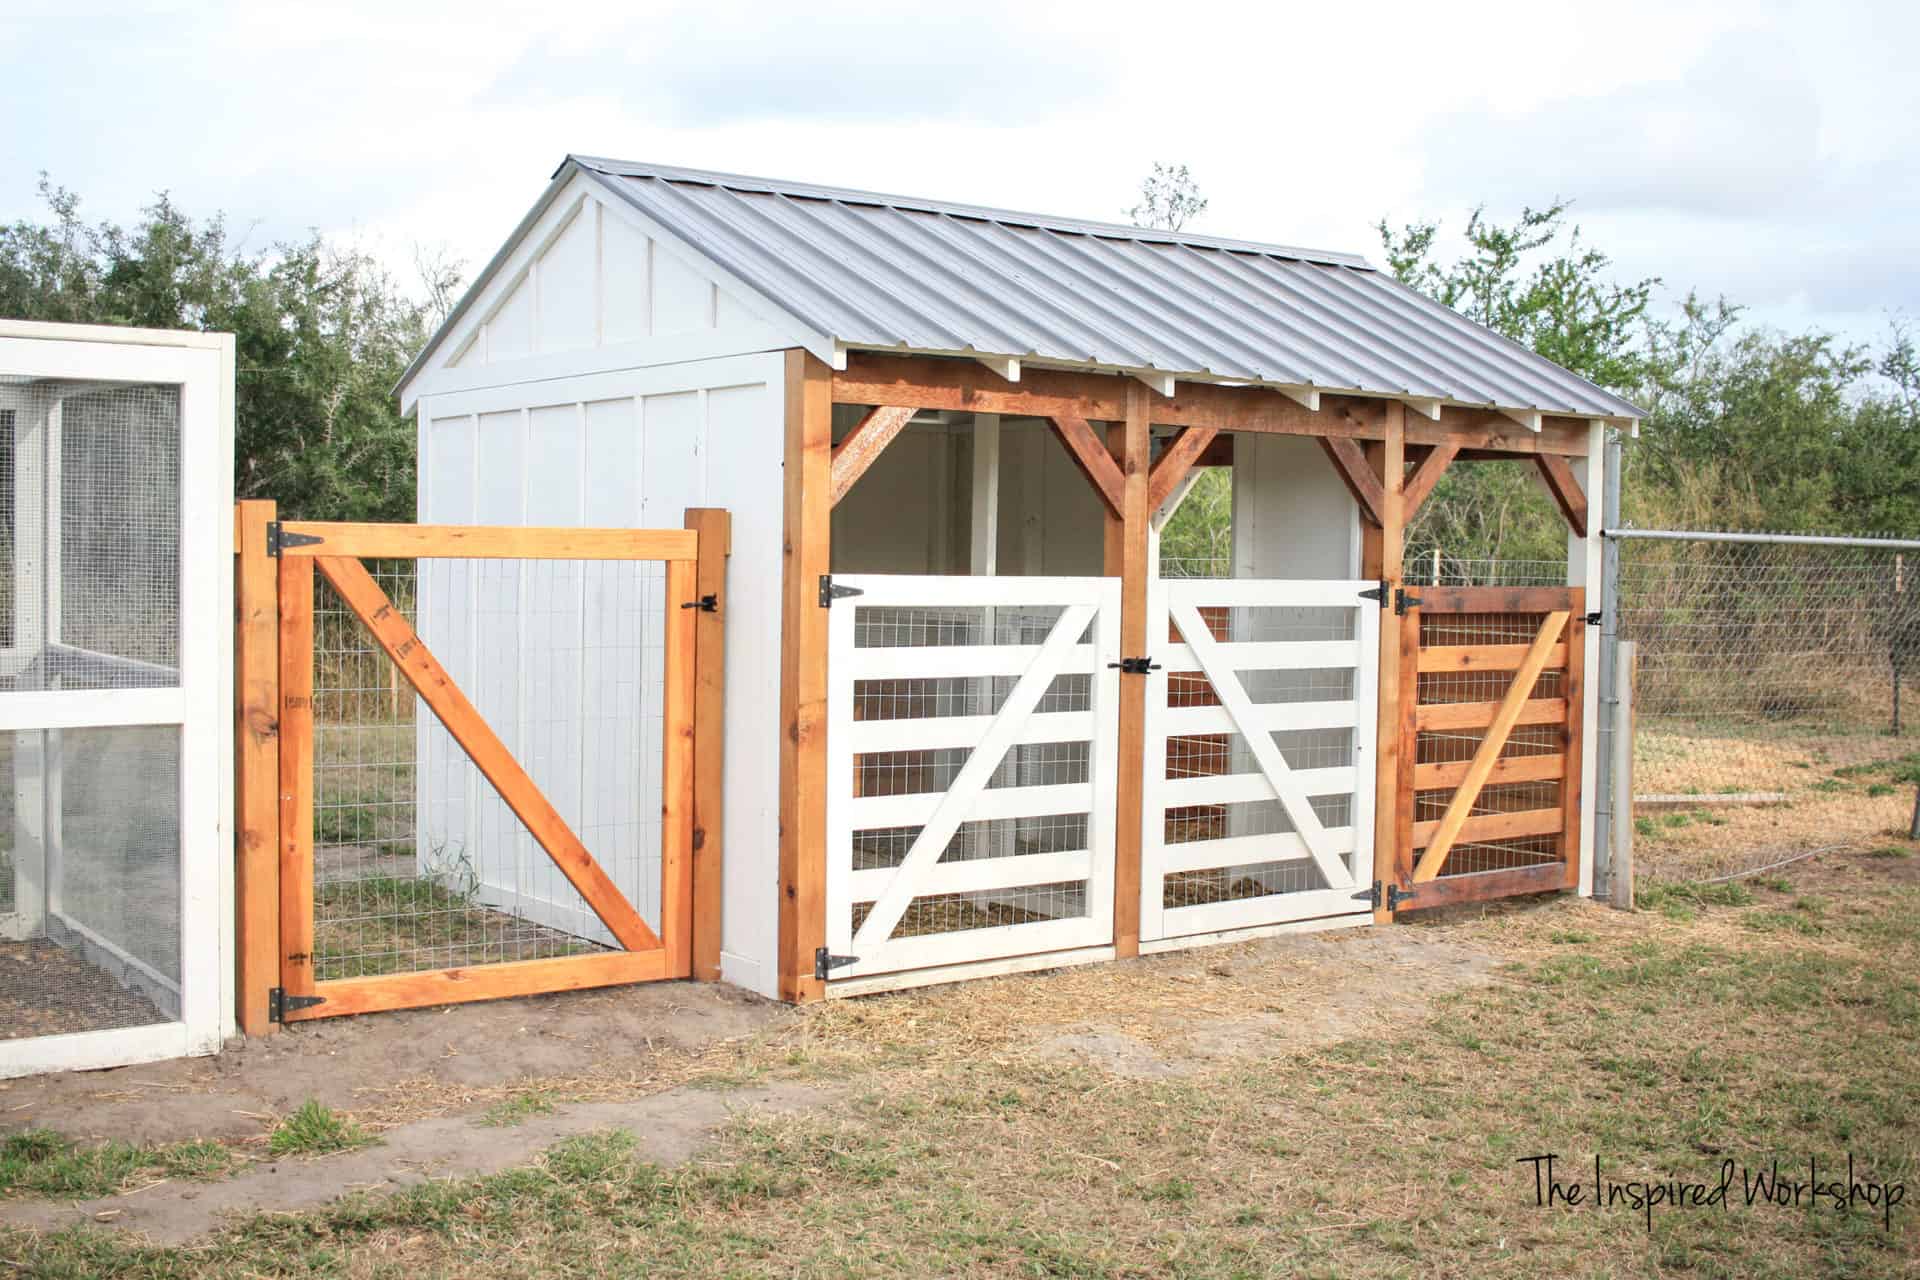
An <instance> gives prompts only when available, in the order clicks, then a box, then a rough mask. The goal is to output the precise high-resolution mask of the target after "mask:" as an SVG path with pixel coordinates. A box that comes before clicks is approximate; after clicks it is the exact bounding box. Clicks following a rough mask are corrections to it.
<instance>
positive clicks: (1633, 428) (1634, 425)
mask: <svg viewBox="0 0 1920 1280" xmlns="http://www.w3.org/2000/svg"><path fill="white" fill-rule="evenodd" d="M1626 422H1627V434H1628V435H1630V436H1632V437H1633V438H1634V439H1635V440H1638V439H1639V438H1640V419H1638V418H1628V419H1627V420H1626ZM1592 425H1594V426H1596V427H1604V426H1606V425H1607V420H1606V419H1605V418H1595V419H1594V420H1593V424H1592Z"/></svg>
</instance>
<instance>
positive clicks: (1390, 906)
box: [1353, 880, 1413, 911]
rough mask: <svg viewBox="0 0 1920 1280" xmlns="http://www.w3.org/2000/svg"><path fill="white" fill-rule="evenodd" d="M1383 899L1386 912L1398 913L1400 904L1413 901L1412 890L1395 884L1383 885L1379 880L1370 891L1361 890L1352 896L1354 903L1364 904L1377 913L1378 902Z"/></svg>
mask: <svg viewBox="0 0 1920 1280" xmlns="http://www.w3.org/2000/svg"><path fill="white" fill-rule="evenodd" d="M1383 897H1384V898H1385V899H1386V902H1387V910H1389V911H1398V910H1399V909H1400V904H1401V903H1403V902H1412V901H1413V890H1411V889H1402V888H1401V887H1400V886H1399V885H1397V884H1384V883H1382V882H1381V881H1379V880H1375V881H1374V882H1373V887H1372V888H1371V889H1362V890H1361V891H1360V892H1359V893H1356V894H1354V895H1353V900H1354V901H1355V902H1364V903H1366V904H1367V905H1368V906H1371V907H1372V908H1373V909H1374V910H1376V911H1378V910H1379V909H1380V900H1381V898H1383Z"/></svg>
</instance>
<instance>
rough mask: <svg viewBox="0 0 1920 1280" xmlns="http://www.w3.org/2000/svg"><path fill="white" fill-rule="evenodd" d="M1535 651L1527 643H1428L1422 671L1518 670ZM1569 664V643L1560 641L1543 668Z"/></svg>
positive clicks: (1420, 666)
mask: <svg viewBox="0 0 1920 1280" xmlns="http://www.w3.org/2000/svg"><path fill="white" fill-rule="evenodd" d="M1531 651H1532V646H1531V645H1524V644H1450V645H1437V646H1426V647H1422V648H1421V650H1420V665H1419V669H1420V670H1421V671H1517V670H1519V669H1520V664H1521V663H1523V662H1525V661H1526V660H1527V654H1528V653H1529V652H1531ZM1566 665H1567V646H1566V645H1564V644H1556V645H1554V646H1553V647H1552V648H1550V649H1548V650H1547V656H1546V660H1545V665H1544V666H1543V667H1542V670H1547V671H1551V670H1554V669H1556V668H1560V667H1565V666H1566Z"/></svg>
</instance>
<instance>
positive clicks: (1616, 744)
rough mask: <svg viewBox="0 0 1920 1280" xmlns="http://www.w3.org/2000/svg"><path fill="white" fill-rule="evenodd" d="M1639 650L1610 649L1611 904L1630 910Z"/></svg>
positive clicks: (1628, 643)
mask: <svg viewBox="0 0 1920 1280" xmlns="http://www.w3.org/2000/svg"><path fill="white" fill-rule="evenodd" d="M1639 651H1640V646H1639V644H1638V643H1637V642H1635V641H1632V640H1622V641H1620V642H1619V643H1618V644H1616V645H1615V646H1614V655H1615V658H1614V661H1615V664H1616V665H1615V667H1614V675H1613V689H1614V710H1613V831H1612V836H1613V848H1612V850H1611V851H1610V852H1611V854H1612V868H1611V870H1612V874H1611V877H1610V883H1611V885H1612V893H1611V900H1612V902H1613V905H1614V906H1616V907H1618V908H1620V910H1622V911H1631V910H1633V676H1634V670H1635V660H1636V658H1637V657H1638V655H1639Z"/></svg>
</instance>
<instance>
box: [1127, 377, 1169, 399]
mask: <svg viewBox="0 0 1920 1280" xmlns="http://www.w3.org/2000/svg"><path fill="white" fill-rule="evenodd" d="M1133 376H1134V377H1135V378H1137V379H1139V380H1140V381H1141V382H1142V383H1143V384H1145V385H1146V387H1147V389H1148V390H1150V391H1152V392H1153V393H1154V394H1155V395H1157V396H1165V397H1166V398H1167V399H1169V400H1171V399H1173V389H1174V388H1175V387H1176V386H1178V385H1179V380H1178V379H1177V378H1175V377H1174V376H1173V375H1172V374H1170V373H1154V372H1151V371H1149V372H1146V373H1136V374H1134V375H1133Z"/></svg>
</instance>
